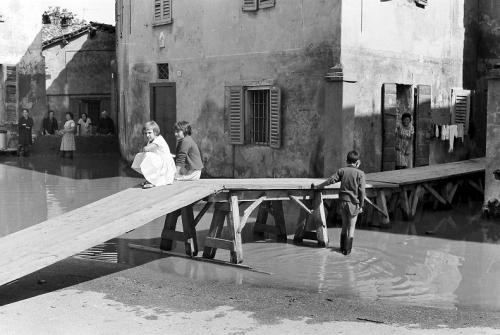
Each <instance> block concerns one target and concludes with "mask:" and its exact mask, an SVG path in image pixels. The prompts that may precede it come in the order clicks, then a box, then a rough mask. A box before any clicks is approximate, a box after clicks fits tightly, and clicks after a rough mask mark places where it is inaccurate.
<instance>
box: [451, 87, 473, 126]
mask: <svg viewBox="0 0 500 335" xmlns="http://www.w3.org/2000/svg"><path fill="white" fill-rule="evenodd" d="M470 97H471V91H470V90H462V89H453V90H452V91H451V110H452V112H451V123H452V124H459V123H461V124H463V125H464V133H465V134H468V132H469V118H470Z"/></svg>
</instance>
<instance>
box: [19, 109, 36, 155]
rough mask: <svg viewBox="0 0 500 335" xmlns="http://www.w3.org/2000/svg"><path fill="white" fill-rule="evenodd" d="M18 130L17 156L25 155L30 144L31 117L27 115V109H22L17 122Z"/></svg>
mask: <svg viewBox="0 0 500 335" xmlns="http://www.w3.org/2000/svg"><path fill="white" fill-rule="evenodd" d="M17 128H18V131H19V147H18V152H17V154H18V156H27V155H28V154H29V149H30V146H31V144H32V138H31V130H32V129H33V119H32V118H31V117H30V116H29V110H27V109H26V108H24V109H23V115H22V116H21V117H20V118H19V121H18V123H17Z"/></svg>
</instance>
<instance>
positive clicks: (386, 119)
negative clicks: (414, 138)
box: [382, 84, 397, 171]
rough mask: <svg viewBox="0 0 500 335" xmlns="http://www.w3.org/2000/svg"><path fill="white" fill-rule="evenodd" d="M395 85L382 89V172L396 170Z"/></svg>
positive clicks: (386, 85) (385, 85) (387, 85)
mask: <svg viewBox="0 0 500 335" xmlns="http://www.w3.org/2000/svg"><path fill="white" fill-rule="evenodd" d="M396 92H397V91H396V84H384V85H383V87H382V170H383V171H389V170H394V169H395V168H396V124H397V109H396V106H397V93H396Z"/></svg>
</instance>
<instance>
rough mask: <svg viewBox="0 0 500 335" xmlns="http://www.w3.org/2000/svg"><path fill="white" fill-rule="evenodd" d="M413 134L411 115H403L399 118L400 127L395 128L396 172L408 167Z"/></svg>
mask: <svg viewBox="0 0 500 335" xmlns="http://www.w3.org/2000/svg"><path fill="white" fill-rule="evenodd" d="M414 133H415V130H414V129H413V126H412V125H411V114H410V113H404V114H403V115H402V116H401V125H399V126H397V127H396V170H401V169H406V168H407V167H408V165H409V158H410V154H411V143H412V138H413V134H414Z"/></svg>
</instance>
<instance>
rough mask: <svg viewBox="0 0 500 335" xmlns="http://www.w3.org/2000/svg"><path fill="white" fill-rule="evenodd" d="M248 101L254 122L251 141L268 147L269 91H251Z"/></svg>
mask: <svg viewBox="0 0 500 335" xmlns="http://www.w3.org/2000/svg"><path fill="white" fill-rule="evenodd" d="M248 99H249V101H248V103H249V104H248V105H249V106H250V119H251V122H252V133H251V141H252V142H253V143H255V144H264V145H266V144H268V143H269V135H268V134H269V90H267V89H266V90H249V91H248Z"/></svg>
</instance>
